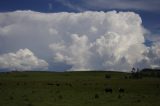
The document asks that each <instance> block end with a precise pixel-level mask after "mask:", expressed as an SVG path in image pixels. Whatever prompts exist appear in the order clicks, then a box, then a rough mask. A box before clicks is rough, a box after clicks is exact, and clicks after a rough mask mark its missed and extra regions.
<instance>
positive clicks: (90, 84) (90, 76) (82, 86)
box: [0, 72, 160, 106]
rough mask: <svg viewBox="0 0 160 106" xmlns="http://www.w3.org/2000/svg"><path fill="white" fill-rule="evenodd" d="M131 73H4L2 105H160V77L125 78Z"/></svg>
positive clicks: (0, 79)
mask: <svg viewBox="0 0 160 106" xmlns="http://www.w3.org/2000/svg"><path fill="white" fill-rule="evenodd" d="M105 74H109V75H111V79H106V78H105ZM127 75H128V74H126V73H116V72H66V73H51V72H14V73H1V74H0V106H160V79H158V78H142V79H124V76H127ZM158 85H159V86H158ZM106 87H109V88H112V89H113V93H106V92H105V90H104V89H105V88H106ZM120 87H121V88H124V89H125V92H124V93H119V92H118V89H119V88H120ZM95 95H98V97H97V98H95Z"/></svg>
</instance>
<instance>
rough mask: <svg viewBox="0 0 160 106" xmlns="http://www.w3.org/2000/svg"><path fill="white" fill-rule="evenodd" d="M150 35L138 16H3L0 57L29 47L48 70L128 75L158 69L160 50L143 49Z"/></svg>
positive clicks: (112, 13) (18, 13) (24, 13)
mask: <svg viewBox="0 0 160 106" xmlns="http://www.w3.org/2000/svg"><path fill="white" fill-rule="evenodd" d="M145 31H146V30H145V28H143V26H142V20H141V17H140V16H139V15H138V14H136V13H134V12H116V11H110V12H91V11H87V12H82V13H67V12H62V13H40V12H33V11H16V12H8V13H0V38H1V40H0V41H1V42H0V47H1V48H2V49H1V50H0V53H1V54H2V53H3V54H4V53H6V51H7V52H12V51H13V50H14V51H15V50H19V49H21V48H28V49H30V50H32V51H34V53H35V54H36V55H37V56H38V57H41V58H43V59H45V60H46V61H47V62H48V63H49V66H52V65H54V63H55V64H61V65H63V64H64V65H70V66H71V68H69V69H66V70H121V71H129V70H130V69H131V68H132V67H139V68H144V66H146V65H149V67H151V66H154V65H156V66H157V64H156V62H155V61H157V60H153V59H152V58H153V57H156V56H157V55H159V52H158V54H157V52H156V53H154V55H152V56H149V53H150V51H157V49H154V48H155V47H156V48H160V46H159V45H158V44H155V45H154V47H153V46H152V47H147V46H146V45H144V42H145V36H144V34H145ZM50 61H53V62H50ZM143 61H147V62H143ZM62 63H63V64H62ZM139 64H141V65H139ZM1 66H2V65H1ZM62 67H63V66H62ZM52 70H56V67H54V68H53V69H52Z"/></svg>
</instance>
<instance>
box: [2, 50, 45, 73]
mask: <svg viewBox="0 0 160 106" xmlns="http://www.w3.org/2000/svg"><path fill="white" fill-rule="evenodd" d="M0 67H1V68H4V69H9V70H35V69H40V70H46V69H47V67H48V63H47V62H46V61H44V60H42V59H38V58H37V57H36V56H35V55H34V54H33V53H32V52H31V51H30V50H29V49H20V50H19V51H17V52H16V53H7V54H3V55H0Z"/></svg>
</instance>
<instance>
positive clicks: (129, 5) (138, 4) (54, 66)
mask: <svg viewBox="0 0 160 106" xmlns="http://www.w3.org/2000/svg"><path fill="white" fill-rule="evenodd" d="M159 6H160V0H1V1H0V13H1V14H2V15H1V16H0V31H1V32H2V33H1V34H0V47H1V49H0V67H1V68H2V69H6V68H8V67H9V66H12V65H13V67H14V66H16V65H15V64H13V63H12V62H10V61H11V60H10V59H12V60H14V59H15V60H17V61H18V62H19V63H17V64H18V65H19V66H17V67H18V68H19V69H24V70H28V69H42V68H43V66H44V68H43V69H44V70H45V69H46V67H47V66H48V69H49V70H61V71H62V70H73V69H82V70H83V69H93V70H94V69H101V68H100V67H103V65H104V67H103V68H102V70H103V69H107V68H108V69H111V70H112V69H113V70H118V69H120V70H124V71H126V70H127V69H129V68H131V63H134V65H136V66H137V67H138V65H141V66H139V67H142V68H144V67H146V66H147V65H150V66H154V67H159V66H160V64H159V61H160V52H159V51H158V50H159V48H160V44H157V42H160V41H159V40H160V7H159ZM28 10H29V11H28ZM113 10H115V11H117V12H120V11H121V12H124V16H125V15H126V16H130V15H131V17H130V18H128V19H126V20H132V18H134V19H133V21H135V22H137V23H141V22H140V20H139V17H137V16H136V15H135V14H138V15H139V16H140V18H141V19H142V26H143V27H144V29H145V30H146V31H144V32H145V33H143V34H142V33H141V31H140V32H139V30H142V29H143V28H142V27H140V28H139V26H137V27H138V28H139V29H138V28H136V26H132V22H129V23H128V24H127V25H130V26H132V27H133V28H135V29H133V30H135V31H137V33H136V34H137V35H135V39H137V41H134V42H135V43H136V42H137V43H143V44H145V46H146V47H144V45H141V46H138V47H137V48H136V49H135V47H133V45H132V46H130V47H131V48H132V47H133V50H134V49H135V51H137V54H136V53H135V54H136V55H135V56H133V57H129V56H130V55H131V54H132V53H131V52H130V51H132V50H130V51H129V49H128V48H129V47H126V51H128V52H127V53H122V52H121V53H122V54H121V53H120V54H115V55H116V56H115V57H112V56H110V55H109V54H110V53H108V51H98V52H104V53H100V54H98V55H97V54H96V53H95V54H92V55H91V56H90V52H93V51H94V52H96V50H92V49H97V48H98V50H99V48H103V47H104V45H102V44H98V41H101V43H103V41H104V40H102V38H104V39H105V37H106V35H105V34H104V30H103V28H102V27H103V26H98V28H95V27H94V26H92V25H93V24H94V22H92V23H90V20H88V19H90V18H91V20H92V17H91V16H88V15H95V14H98V15H99V16H100V17H101V15H102V14H103V13H101V11H103V12H105V13H108V12H109V11H112V12H111V13H108V14H112V15H113V16H116V14H118V17H119V18H120V17H123V15H122V14H119V13H115V12H114V11H113ZM15 11H19V12H15ZM86 11H91V13H90V12H89V13H85V12H86ZM128 11H129V12H133V13H134V14H130V13H127V12H128ZM8 12H9V13H8ZM63 12H66V13H63ZM92 12H93V13H92ZM96 12H97V13H96ZM125 12H126V13H125ZM5 13H8V16H7V15H5ZM41 13H46V14H49V15H50V16H53V19H54V20H56V18H54V17H62V16H63V15H67V16H69V17H72V16H74V15H75V14H77V15H78V17H77V18H76V19H77V20H81V18H83V17H82V16H81V14H78V13H83V15H87V16H88V17H86V19H84V20H85V21H86V20H87V21H88V22H89V23H87V21H86V23H85V25H86V26H87V25H88V24H89V25H91V26H89V27H91V31H93V32H96V31H97V30H98V31H99V30H100V31H102V32H97V33H98V34H102V35H99V37H97V36H98V35H96V34H95V35H93V36H94V37H90V34H91V32H85V29H83V28H80V27H81V25H80V24H81V23H79V24H77V23H73V26H74V27H75V29H74V28H73V26H71V25H70V23H72V21H71V22H70V23H67V21H70V19H67V18H65V17H63V18H62V20H61V21H58V22H57V23H54V22H53V25H50V24H49V23H48V20H50V21H51V23H52V21H53V19H50V17H49V19H48V20H47V19H46V18H44V20H41V18H42V17H48V16H47V15H46V14H45V15H44V14H41ZM50 13H51V14H50ZM52 13H60V14H57V15H55V14H52ZM68 13H74V14H68ZM25 14H26V15H25ZM30 15H33V17H34V18H33V19H35V20H34V21H33V20H32V19H30V17H29V16H30ZM121 15H122V16H121ZM39 16H42V17H41V18H40V19H37V18H36V17H39ZM107 16H108V17H103V18H106V20H110V19H111V20H115V19H114V17H110V15H107ZM1 17H2V18H1ZM3 17H5V19H3ZM15 17H17V19H16V18H15ZM124 18H125V17H124ZM1 19H2V21H5V22H2V21H1ZM21 20H24V22H21ZM39 20H41V21H39ZM93 20H95V21H97V20H96V19H95V18H94V17H93ZM65 21H66V22H65ZM115 21H117V20H115ZM120 21H123V19H122V20H119V21H117V23H120ZM34 23H36V24H34ZM32 24H33V25H32ZM55 24H57V25H55ZM96 24H97V25H99V24H98V21H97V23H96ZM107 24H108V23H107ZM112 24H113V26H115V27H116V23H112ZM120 24H121V23H120ZM14 25H15V26H14ZM36 25H37V26H38V25H39V26H38V28H36V27H37V26H36ZM42 25H44V26H43V27H42ZM63 25H64V26H66V27H64V26H63ZM12 26H14V27H12ZM67 26H68V29H67ZM130 26H129V27H130ZM17 27H18V28H19V27H20V28H22V29H19V30H17V29H16V28H17ZM30 27H33V29H30ZM45 27H47V28H48V29H49V31H50V32H47V31H46V30H48V29H45ZM50 27H52V28H51V29H50ZM70 27H71V28H73V29H74V30H72V29H69V28H70ZM105 27H107V28H108V27H109V28H110V29H111V31H113V33H110V31H109V30H108V32H107V34H108V36H109V39H110V40H111V41H112V40H113V41H114V39H112V36H116V34H117V35H118V34H119V35H118V36H120V37H121V32H120V31H119V30H121V29H117V31H115V29H116V28H113V27H112V26H105ZM124 27H125V25H124ZM23 28H28V29H23ZM34 28H35V29H34ZM42 28H43V29H42ZM76 28H80V29H79V30H78V29H76ZM101 28H102V29H101ZM130 28H131V27H130ZM130 28H129V29H130ZM82 29H83V30H82ZM122 29H123V28H122ZM131 29H132V28H131ZM37 30H38V31H39V30H42V31H41V33H40V32H36V31H37ZM14 31H16V32H14ZM27 31H28V32H27ZM29 31H30V32H29ZM59 31H61V33H60V34H64V35H63V36H61V35H58V32H59ZM67 31H68V32H67ZM76 31H77V32H76ZM79 31H81V32H79ZM83 31H84V33H83ZM114 31H115V32H114ZM129 31H130V30H129ZM129 31H128V32H129ZM22 32H23V34H24V36H23V37H22V36H21V35H22ZM53 32H54V33H53ZM93 32H92V33H93ZM128 32H127V31H126V32H125V31H124V32H122V33H124V34H130V33H128ZM130 32H131V35H132V34H133V33H134V32H132V31H130ZM3 33H4V34H3ZM49 33H52V34H53V35H55V36H56V37H55V38H54V37H51V36H49ZM29 34H30V35H29ZM35 34H39V35H38V36H36V35H35ZM45 34H46V36H47V37H48V38H47V37H44V35H45ZM68 34H70V37H69V38H66V36H68ZM81 34H82V35H81ZM85 34H86V36H84V35H85ZM12 35H13V36H12ZM133 35H134V34H133ZM138 35H139V37H137V36H138ZM141 35H145V37H142V36H141ZM9 36H11V37H9ZM57 36H58V37H57ZM126 36H127V35H126ZM36 37H39V38H38V40H43V39H44V41H43V42H40V41H38V40H37V39H36ZM110 37H111V38H110ZM143 38H144V39H145V40H143ZM32 39H34V40H33V42H34V43H33V42H32ZM51 39H53V40H51ZM54 39H58V40H57V41H58V42H56V40H55V41H54ZM59 39H60V40H59ZM64 39H65V40H64ZM106 39H108V38H107V37H106ZM36 40H37V41H36ZM63 40H64V41H63ZM130 40H131V41H132V39H130ZM25 41H26V42H25ZM61 41H63V43H62V42H61ZM68 41H70V42H71V44H70V43H68ZM75 41H81V42H83V43H86V45H93V47H88V46H87V47H86V45H83V46H82V45H81V44H78V43H75ZM15 42H16V43H15ZM109 42H110V41H109ZM115 42H116V41H115ZM96 43H97V44H96ZM107 43H108V42H107ZM107 43H106V45H107ZM119 43H121V42H119ZM128 43H129V42H128ZM154 43H155V45H154V46H153V47H151V46H152V45H153V44H154ZM21 44H22V45H21ZM129 44H130V43H129ZM73 45H76V46H73ZM97 45H99V46H100V45H101V46H102V47H97ZM79 46H80V47H81V46H82V48H80V49H82V50H79V49H77V48H78V47H79ZM112 46H113V47H115V48H118V45H116V44H115V45H112ZM124 46H125V44H122V45H121V46H120V47H121V48H125V47H124ZM58 47H59V48H61V49H62V48H63V49H68V48H69V50H71V51H72V49H73V48H74V49H75V48H76V47H77V48H76V49H75V50H76V51H79V52H80V53H81V52H83V51H85V53H88V54H83V53H82V54H74V53H73V54H72V56H73V57H72V56H70V54H69V53H68V51H65V50H59V49H58V50H57V48H58ZM113 47H112V48H113ZM147 47H149V48H147ZM49 48H50V50H49ZM88 48H89V51H87V50H88ZM108 48H109V47H108ZM108 48H107V47H106V48H105V47H104V49H108ZM41 49H42V50H43V51H41ZM139 49H142V50H143V52H144V53H142V54H143V56H144V57H143V59H141V60H136V59H138V58H139V57H140V56H142V55H140V54H141V53H140V52H139ZM120 51H122V50H120ZM112 52H115V51H114V50H113V51H112ZM116 52H119V51H116ZM12 53H13V54H12ZM26 54H28V55H30V60H29V59H28V60H27V59H24V60H23V59H22V60H21V59H19V58H22V57H25V56H26ZM126 54H127V56H126V57H125V56H123V55H126ZM12 55H15V56H16V57H13V56H12ZM77 55H82V56H83V57H85V58H86V59H87V58H89V59H88V60H85V59H83V58H82V59H81V57H78V56H77ZM100 55H102V56H100ZM132 55H133V54H132ZM74 56H75V57H74ZM92 56H93V57H94V58H92ZM109 56H110V57H109ZM156 56H157V57H158V58H156ZM98 58H102V60H97V59H98ZM116 58H117V59H118V61H117V59H116ZM128 58H129V59H130V60H127V59H128ZM151 58H154V59H153V60H152V59H151ZM60 59H61V60H63V61H60ZM78 59H80V60H81V61H78ZM104 59H108V61H105V60H104ZM110 59H111V60H110ZM2 60H3V61H6V63H1V61H2ZM32 60H35V61H36V62H35V61H32ZM53 60H54V61H53ZM96 60H97V61H96ZM28 61H29V62H30V61H31V63H32V62H33V63H32V64H33V65H32V66H30V65H31V64H28V63H27V64H26V63H25V62H28ZM55 61H56V62H55ZM57 61H58V62H57ZM59 61H60V62H59ZM86 61H88V62H90V63H91V64H88V63H86V64H88V66H86V65H85V64H82V63H83V62H86ZM115 61H116V62H117V63H116V62H115ZM137 61H138V62H137ZM110 62H111V63H110ZM122 62H124V63H125V62H126V64H123V65H122V64H121V63H122ZM6 64H7V65H6ZM37 64H38V65H37ZM102 64H103V65H102ZM106 64H107V65H106ZM111 64H112V65H111ZM113 64H114V65H116V67H115V66H114V65H113ZM128 64H129V65H130V67H128V66H129V65H128ZM137 64H138V65H137ZM151 64H152V65H151ZM127 65H128V66H127ZM132 65H133V64H132ZM3 66H5V67H3ZM21 66H24V67H21ZM13 67H12V68H13ZM37 67H38V68H37ZM15 69H16V68H15Z"/></svg>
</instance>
